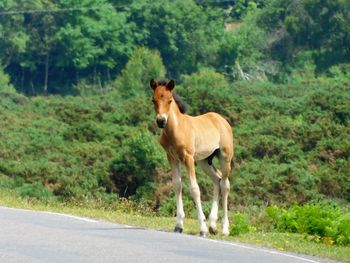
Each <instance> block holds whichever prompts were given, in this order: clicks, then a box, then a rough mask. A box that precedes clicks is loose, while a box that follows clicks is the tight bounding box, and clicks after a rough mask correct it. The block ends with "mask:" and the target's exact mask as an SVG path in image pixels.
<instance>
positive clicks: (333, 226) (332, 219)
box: [266, 204, 350, 245]
mask: <svg viewBox="0 0 350 263" xmlns="http://www.w3.org/2000/svg"><path fill="white" fill-rule="evenodd" d="M266 213H267V215H268V217H269V218H271V220H272V222H273V224H274V228H275V229H276V230H278V231H280V232H290V233H301V234H308V235H313V236H315V237H320V238H316V239H315V240H316V241H319V240H323V241H324V242H326V243H332V242H335V243H336V244H339V245H347V244H349V243H350V242H349V241H350V224H349V222H350V221H349V220H350V215H349V213H347V214H344V212H343V211H342V210H341V209H340V208H339V207H337V206H334V205H327V204H305V205H302V206H299V205H294V206H292V207H291V208H289V209H283V208H278V207H277V206H270V207H268V208H266Z"/></svg>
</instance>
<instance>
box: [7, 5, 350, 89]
mask: <svg viewBox="0 0 350 263" xmlns="http://www.w3.org/2000/svg"><path fill="white" fill-rule="evenodd" d="M349 12H350V4H349V1H346V0H336V1H330V0H328V1H327V0H325V1H316V0H302V1H293V0H287V1H282V0H267V1H264V0H255V1H249V0H238V1H211V0H203V1H194V0H175V1H171V2H170V1H166V0H157V1H150V0H137V1H136V0H124V1H116V0H114V1H113V0H82V1H79V2H77V1H73V0H59V1H52V0H30V1H24V0H4V1H2V2H1V4H0V49H1V50H2V52H1V54H0V64H1V69H2V70H3V71H4V72H5V73H6V74H8V75H9V76H10V80H11V83H12V84H13V85H14V86H15V87H16V89H17V90H18V91H21V92H24V93H25V94H31V95H35V94H41V93H49V94H50V93H56V94H57V93H58V94H74V93H76V92H77V87H79V86H81V85H84V84H88V85H93V86H95V87H96V89H102V88H103V87H106V86H107V85H108V84H110V83H111V82H112V81H113V80H114V79H115V78H116V77H117V76H118V75H119V74H120V73H121V71H122V69H123V68H124V66H125V64H126V62H127V61H128V59H129V57H130V56H131V55H132V53H133V52H134V51H135V50H136V49H137V48H139V47H145V48H147V49H150V50H157V51H158V52H159V53H160V56H161V58H162V60H163V61H164V65H165V67H166V69H167V75H168V77H172V78H176V79H178V80H180V81H182V76H184V75H186V74H191V73H194V72H196V71H198V70H200V69H201V68H204V67H210V68H213V69H215V70H216V71H217V72H220V73H222V74H225V75H226V76H227V77H228V78H229V79H231V80H239V79H246V80H254V79H269V80H273V81H279V82H280V81H285V80H286V78H288V76H289V75H290V74H291V73H293V72H299V73H302V74H305V72H309V73H312V74H328V75H332V74H334V71H347V70H348V66H347V65H346V63H348V62H349V61H350V48H349V43H350V18H349V17H350V16H349V15H348V14H349ZM334 66H336V67H337V68H336V69H334ZM2 74H4V73H2Z"/></svg>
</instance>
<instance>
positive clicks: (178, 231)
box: [174, 226, 182, 234]
mask: <svg viewBox="0 0 350 263" xmlns="http://www.w3.org/2000/svg"><path fill="white" fill-rule="evenodd" d="M174 232H175V233H180V234H181V233H182V228H181V227H178V226H176V227H175V229H174Z"/></svg>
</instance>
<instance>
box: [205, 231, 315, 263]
mask: <svg viewBox="0 0 350 263" xmlns="http://www.w3.org/2000/svg"><path fill="white" fill-rule="evenodd" d="M198 239H201V240H206V241H209V242H214V243H219V244H224V245H229V246H233V247H239V248H244V249H250V250H256V251H261V252H265V253H269V254H275V255H281V256H285V257H290V258H295V259H299V260H302V261H306V262H311V263H320V262H319V261H315V260H312V259H308V258H303V257H300V256H295V255H292V254H287V253H283V252H279V251H275V250H270V249H265V248H258V247H251V246H246V245H241V244H237V243H233V242H226V241H221V240H215V239H209V238H203V237H198Z"/></svg>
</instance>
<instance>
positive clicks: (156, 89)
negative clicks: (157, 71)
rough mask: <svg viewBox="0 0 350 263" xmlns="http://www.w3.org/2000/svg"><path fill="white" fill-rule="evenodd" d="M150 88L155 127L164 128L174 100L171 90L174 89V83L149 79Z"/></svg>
mask: <svg viewBox="0 0 350 263" xmlns="http://www.w3.org/2000/svg"><path fill="white" fill-rule="evenodd" d="M150 85H151V88H152V89H153V97H152V102H153V104H154V108H155V110H156V113H157V125H158V127H159V128H164V127H165V125H166V123H167V121H168V116H169V110H170V106H171V103H172V102H173V100H174V97H173V94H172V92H171V91H172V90H173V88H174V87H175V81H174V80H170V81H168V82H166V81H159V82H157V81H155V80H154V79H151V81H150Z"/></svg>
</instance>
